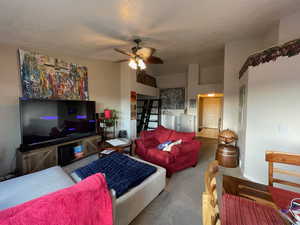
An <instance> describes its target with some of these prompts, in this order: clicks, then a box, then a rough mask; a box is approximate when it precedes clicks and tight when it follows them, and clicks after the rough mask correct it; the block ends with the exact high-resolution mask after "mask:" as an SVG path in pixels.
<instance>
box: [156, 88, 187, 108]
mask: <svg viewBox="0 0 300 225" xmlns="http://www.w3.org/2000/svg"><path fill="white" fill-rule="evenodd" d="M160 98H161V107H162V109H184V107H185V89H184V88H165V89H160Z"/></svg>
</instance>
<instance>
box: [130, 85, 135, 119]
mask: <svg viewBox="0 0 300 225" xmlns="http://www.w3.org/2000/svg"><path fill="white" fill-rule="evenodd" d="M130 107H131V111H130V112H131V116H130V117H131V120H136V117H137V94H136V92H135V91H131V92H130Z"/></svg>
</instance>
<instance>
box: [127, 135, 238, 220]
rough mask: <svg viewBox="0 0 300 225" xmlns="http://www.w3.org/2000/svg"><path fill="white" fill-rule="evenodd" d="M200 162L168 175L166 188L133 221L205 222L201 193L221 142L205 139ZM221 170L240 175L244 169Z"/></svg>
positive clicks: (221, 171)
mask: <svg viewBox="0 0 300 225" xmlns="http://www.w3.org/2000/svg"><path fill="white" fill-rule="evenodd" d="M202 142H203V145H202V148H201V154H200V156H199V163H198V165H197V166H196V167H195V168H189V169H185V170H183V171H180V172H178V173H175V174H173V176H172V177H171V178H170V179H168V181H167V186H166V189H165V191H163V192H162V193H161V194H160V195H159V196H158V197H157V198H156V199H155V200H153V201H152V202H151V203H150V205H149V206H148V207H147V208H145V209H144V210H143V211H142V212H141V213H140V214H139V216H138V217H136V218H135V220H134V221H133V222H132V223H131V224H130V225H201V224H202V218H201V211H202V209H201V201H202V200H201V194H202V192H203V191H204V171H205V169H206V168H207V165H208V163H209V162H210V161H212V160H214V157H215V151H216V147H217V142H216V141H215V140H212V139H202ZM220 173H221V174H222V173H225V174H228V175H232V176H238V177H240V170H239V169H238V168H237V169H224V168H221V170H220Z"/></svg>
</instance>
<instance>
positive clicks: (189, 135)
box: [169, 130, 195, 142]
mask: <svg viewBox="0 0 300 225" xmlns="http://www.w3.org/2000/svg"><path fill="white" fill-rule="evenodd" d="M194 137H195V132H177V131H175V130H174V131H172V133H171V135H170V137H169V139H170V140H171V141H178V140H180V139H181V140H182V142H189V141H192V140H193V139H194Z"/></svg>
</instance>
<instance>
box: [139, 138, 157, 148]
mask: <svg viewBox="0 0 300 225" xmlns="http://www.w3.org/2000/svg"><path fill="white" fill-rule="evenodd" d="M143 144H144V146H145V148H146V149H149V148H155V147H157V146H158V145H159V144H160V143H159V142H158V140H157V139H156V138H154V137H152V138H146V139H144V140H143Z"/></svg>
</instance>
